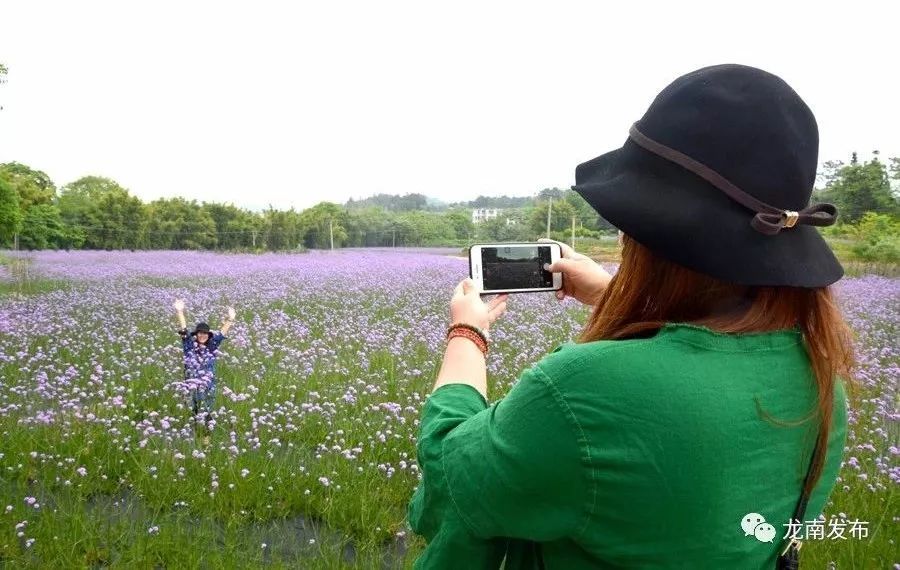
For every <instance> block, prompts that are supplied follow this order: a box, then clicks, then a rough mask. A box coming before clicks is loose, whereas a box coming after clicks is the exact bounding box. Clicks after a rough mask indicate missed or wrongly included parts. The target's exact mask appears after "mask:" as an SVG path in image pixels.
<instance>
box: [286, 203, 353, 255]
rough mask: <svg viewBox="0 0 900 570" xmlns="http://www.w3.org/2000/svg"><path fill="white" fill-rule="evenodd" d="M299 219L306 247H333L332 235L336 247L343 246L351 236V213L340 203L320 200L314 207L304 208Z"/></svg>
mask: <svg viewBox="0 0 900 570" xmlns="http://www.w3.org/2000/svg"><path fill="white" fill-rule="evenodd" d="M298 221H299V229H300V235H301V236H302V240H303V245H304V246H305V247H308V248H319V249H327V248H329V247H331V238H332V236H333V237H334V247H342V246H343V245H344V244H345V243H346V242H347V240H348V238H349V234H348V233H347V225H348V222H349V215H348V214H347V210H345V209H344V208H342V207H341V206H340V205H338V204H334V203H332V202H319V203H318V204H316V205H315V206H313V207H312V208H307V209H306V210H303V212H301V213H300V216H299V219H298Z"/></svg>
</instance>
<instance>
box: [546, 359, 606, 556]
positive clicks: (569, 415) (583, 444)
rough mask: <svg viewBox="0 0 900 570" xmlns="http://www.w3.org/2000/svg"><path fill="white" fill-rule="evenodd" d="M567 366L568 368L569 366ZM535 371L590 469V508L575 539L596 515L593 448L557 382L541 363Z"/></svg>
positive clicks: (585, 465) (588, 469)
mask: <svg viewBox="0 0 900 570" xmlns="http://www.w3.org/2000/svg"><path fill="white" fill-rule="evenodd" d="M580 360H581V359H578V360H576V362H577V361H580ZM566 368H568V366H567V367H566ZM534 371H535V372H536V374H535V377H537V378H540V380H541V382H543V383H544V384H545V385H546V386H547V387H548V388H549V389H550V392H551V394H553V399H554V401H555V402H556V405H557V406H559V408H560V410H561V411H562V412H563V416H564V417H565V418H566V419H567V420H568V421H569V423H570V427H571V428H572V431H573V435H575V440H576V442H577V443H578V447H579V451H580V455H581V461H582V464H583V466H584V467H586V468H587V471H588V493H589V494H590V497H591V498H590V508H589V509H587V510H586V512H585V513H584V514H583V517H582V518H583V519H584V521H583V522H581V523H580V524H579V525H578V527H576V529H575V534H574V535H573V536H572V538H573V539H575V538H578V537H579V536H581V535H582V534H583V533H584V532H585V531H586V530H587V528H588V525H589V523H590V521H591V517H592V516H593V515H594V509H595V508H596V506H597V473H596V470H595V469H594V466H593V465H592V461H591V448H590V445H588V438H587V434H586V433H585V432H584V428H582V427H581V424H580V423H579V422H578V418H577V417H575V413H574V412H573V411H572V409H571V408H570V407H569V404H568V402H566V399H565V396H563V394H562V392H561V391H560V390H559V388H558V387H557V386H556V383H555V382H553V380H552V379H551V378H550V376H549V375H548V374H547V373H546V372H544V370H543V369H542V368H541V367H540V365H539V364H535V366H534ZM582 509H584V507H582Z"/></svg>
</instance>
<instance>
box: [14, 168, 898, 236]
mask: <svg viewBox="0 0 900 570" xmlns="http://www.w3.org/2000/svg"><path fill="white" fill-rule="evenodd" d="M820 182H821V183H823V186H822V187H821V188H819V189H817V190H816V192H815V193H814V200H815V201H830V202H833V203H835V204H836V205H837V206H838V209H839V216H840V221H841V222H842V224H856V223H858V222H859V221H860V220H862V219H863V218H864V216H866V215H867V213H875V214H878V215H883V216H887V219H888V220H892V221H891V222H890V223H889V224H888V227H896V226H897V225H898V224H895V223H894V222H895V221H896V220H898V219H900V201H898V192H897V186H898V185H900V159H898V158H891V159H889V161H888V163H884V162H882V161H881V160H880V159H879V155H878V153H875V155H874V158H873V159H872V160H870V161H867V162H860V161H859V160H858V159H857V156H856V154H855V153H854V154H853V156H852V157H851V159H850V162H849V163H848V164H844V163H843V162H840V161H830V162H827V163H825V168H824V170H823V172H822V173H821V174H820ZM473 208H499V209H500V212H499V215H497V216H496V217H494V218H491V219H487V220H485V221H481V222H480V223H477V224H475V223H473V220H472V209H473ZM869 226H871V224H869ZM869 226H866V227H869ZM882 226H883V224H881V225H876V226H872V227H882ZM548 231H549V235H551V236H553V237H556V238H557V239H568V237H569V236H571V235H573V234H574V235H575V236H577V237H597V236H599V235H600V234H602V233H604V232H611V231H614V230H613V227H612V226H611V225H610V224H609V223H608V222H607V221H606V220H604V219H603V218H601V217H600V216H598V215H597V214H596V212H594V210H593V209H592V208H591V207H590V206H589V205H588V204H587V203H586V202H585V201H584V200H583V199H582V198H581V197H580V196H579V195H578V194H577V193H575V192H573V191H571V190H568V189H566V190H564V189H559V188H547V189H544V190H541V191H540V192H538V193H537V194H535V195H533V196H524V197H523V196H513V197H509V196H499V197H496V196H495V197H490V196H479V197H478V198H476V199H475V200H473V201H470V202H464V203H455V204H445V203H441V202H439V201H437V200H434V199H431V198H429V197H427V196H425V195H423V194H405V195H402V196H401V195H391V194H376V195H374V196H371V197H369V198H365V199H362V200H352V199H351V200H349V201H348V202H347V203H345V204H335V203H330V202H322V203H319V204H317V205H315V206H313V207H311V208H308V209H305V210H302V211H296V210H294V209H290V210H276V209H274V208H272V207H269V208H268V209H267V210H264V211H262V212H253V211H250V210H246V209H242V208H240V207H238V206H235V205H233V204H223V203H216V202H203V203H198V202H197V201H195V200H186V199H184V198H179V197H176V198H161V199H158V200H154V201H151V202H143V201H142V200H140V199H139V198H138V197H136V196H134V195H132V194H131V193H130V192H129V191H128V190H127V189H126V188H123V187H122V186H121V185H119V184H118V183H117V182H115V181H114V180H111V179H109V178H105V177H101V176H85V177H83V178H80V179H78V180H76V181H74V182H71V183H68V184H66V185H64V186H62V187H61V188H57V187H56V185H55V184H54V182H53V181H52V180H51V179H50V177H49V176H47V174H46V173H44V172H42V171H40V170H36V169H33V168H31V167H29V166H27V165H24V164H21V163H17V162H10V163H5V164H0V247H6V248H9V247H19V248H22V249H218V250H252V251H260V250H271V251H282V250H293V249H298V248H330V247H374V246H381V247H385V246H388V247H389V246H396V247H401V246H438V245H443V246H461V245H466V244H468V243H472V242H473V241H530V240H534V239H536V238H537V237H540V236H545V235H548ZM891 239H893V238H891ZM879 247H880V246H879Z"/></svg>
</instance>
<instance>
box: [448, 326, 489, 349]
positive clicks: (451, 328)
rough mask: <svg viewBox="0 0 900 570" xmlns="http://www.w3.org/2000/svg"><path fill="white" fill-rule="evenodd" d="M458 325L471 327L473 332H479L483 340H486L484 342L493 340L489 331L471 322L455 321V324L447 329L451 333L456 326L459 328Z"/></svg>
mask: <svg viewBox="0 0 900 570" xmlns="http://www.w3.org/2000/svg"><path fill="white" fill-rule="evenodd" d="M457 327H458V328H464V329H469V330H470V331H472V332H473V333H475V334H477V335H478V336H480V337H481V340H483V341H484V344H488V343H489V342H490V341H491V338H490V337H489V336H488V333H487V331H485V330H483V329H481V327H476V326H475V325H470V324H468V323H453V324H452V325H450V327H449V328H448V329H447V332H448V333H449V332H450V331H451V330H453V329H454V328H457Z"/></svg>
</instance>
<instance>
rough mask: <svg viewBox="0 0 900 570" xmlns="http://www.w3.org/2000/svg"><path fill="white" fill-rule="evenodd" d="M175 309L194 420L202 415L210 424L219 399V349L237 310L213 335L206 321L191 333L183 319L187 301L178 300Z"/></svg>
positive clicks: (231, 310) (230, 309)
mask: <svg viewBox="0 0 900 570" xmlns="http://www.w3.org/2000/svg"><path fill="white" fill-rule="evenodd" d="M174 307H175V314H176V316H177V317H178V325H179V328H178V334H179V336H180V337H181V346H182V349H183V351H184V379H185V381H186V382H188V383H189V384H190V385H191V411H192V412H193V414H194V416H195V417H196V416H198V415H199V414H200V413H201V412H203V414H204V418H203V419H205V420H206V421H209V414H210V412H212V409H213V405H214V403H215V396H216V370H215V366H216V357H217V356H218V348H219V345H220V344H222V341H223V340H225V339H226V338H227V337H226V336H225V335H227V334H228V331H229V330H230V329H231V325H233V324H234V317H235V311H234V308H232V307H228V316H227V317H226V318H225V322H224V323H223V324H222V329H221V331H219V332H217V333H213V332H212V331H211V330H210V328H209V325H208V324H206V323H204V322H199V323H197V325H196V326H195V327H194V330H193V331H192V332H190V333H188V330H187V322H186V321H185V318H184V301H183V300H181V299H176V300H175V304H174Z"/></svg>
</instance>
